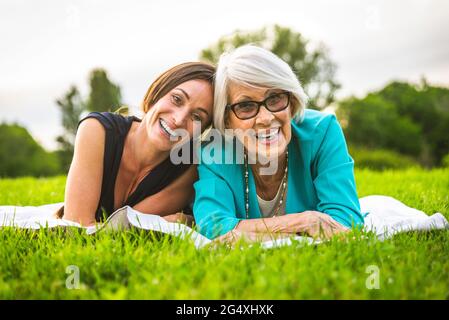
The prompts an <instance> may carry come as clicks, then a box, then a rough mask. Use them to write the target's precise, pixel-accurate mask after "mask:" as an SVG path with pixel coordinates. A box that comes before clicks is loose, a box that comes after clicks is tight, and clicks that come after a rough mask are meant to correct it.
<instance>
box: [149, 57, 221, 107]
mask: <svg viewBox="0 0 449 320" xmlns="http://www.w3.org/2000/svg"><path fill="white" fill-rule="evenodd" d="M214 75H215V67H214V66H213V65H211V64H208V63H204V62H186V63H181V64H179V65H177V66H174V67H173V68H171V69H169V70H167V71H165V72H164V73H163V74H161V75H160V76H159V77H158V78H157V79H156V80H155V81H154V82H153V83H152V84H151V86H150V87H149V88H148V91H147V93H146V94H145V98H144V99H143V102H142V109H143V111H144V112H145V113H146V112H148V110H149V109H150V108H151V107H152V106H153V105H154V104H155V103H156V102H157V101H158V100H159V99H160V98H162V97H163V96H165V95H166V94H167V93H168V92H170V90H172V89H173V88H175V87H176V86H178V85H180V84H181V83H184V82H186V81H189V80H205V81H207V82H209V83H210V84H211V85H212V87H213V85H214V83H213V82H214Z"/></svg>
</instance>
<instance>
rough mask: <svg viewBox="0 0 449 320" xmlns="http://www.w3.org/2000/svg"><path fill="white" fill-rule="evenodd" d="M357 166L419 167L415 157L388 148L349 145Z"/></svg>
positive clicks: (379, 168)
mask: <svg viewBox="0 0 449 320" xmlns="http://www.w3.org/2000/svg"><path fill="white" fill-rule="evenodd" d="M349 153H350V155H351V156H352V157H353V159H354V162H355V167H356V168H359V169H363V168H366V169H371V170H378V171H382V170H386V169H406V168H411V167H419V164H418V162H416V161H415V160H414V159H413V158H411V157H408V156H404V155H402V154H400V153H397V152H394V151H391V150H386V149H367V148H363V147H359V146H354V145H352V146H349Z"/></svg>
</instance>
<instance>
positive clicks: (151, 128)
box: [143, 80, 213, 151]
mask: <svg viewBox="0 0 449 320" xmlns="http://www.w3.org/2000/svg"><path fill="white" fill-rule="evenodd" d="M212 109H213V89H212V86H211V84H210V83H208V82H207V81H204V80H189V81H186V82H184V83H181V84H180V85H178V86H177V87H175V88H173V89H172V90H171V91H169V92H168V93H167V94H166V95H165V96H163V97H162V98H161V99H159V100H158V101H157V102H156V103H155V104H154V105H153V106H152V107H151V108H150V110H149V111H148V113H147V114H146V115H145V118H144V120H143V121H144V123H145V126H146V128H147V132H148V136H149V138H150V140H151V142H152V144H153V145H154V147H156V148H158V149H159V150H163V151H169V150H170V149H171V148H172V147H173V146H174V145H175V144H178V143H180V142H181V143H184V142H185V141H186V140H187V139H190V138H192V137H193V134H194V133H196V134H199V133H200V132H202V131H203V130H204V129H205V128H206V127H207V126H208V125H209V124H210V122H211V119H212Z"/></svg>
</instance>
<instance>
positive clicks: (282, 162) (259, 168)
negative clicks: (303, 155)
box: [251, 152, 287, 187]
mask: <svg viewBox="0 0 449 320" xmlns="http://www.w3.org/2000/svg"><path fill="white" fill-rule="evenodd" d="M272 161H273V160H272ZM272 161H270V162H269V163H268V164H261V163H260V162H256V163H255V164H252V165H251V169H252V171H253V174H254V178H255V180H256V183H258V184H259V185H260V186H261V187H264V186H271V185H272V184H273V183H274V184H276V183H278V182H279V181H281V180H282V178H283V177H284V173H285V166H286V165H287V153H286V152H283V153H282V154H281V155H280V156H279V157H278V158H277V164H278V165H277V168H276V172H275V173H274V174H261V173H262V172H264V171H265V172H268V171H269V170H271V169H272V168H271V167H270V165H272Z"/></svg>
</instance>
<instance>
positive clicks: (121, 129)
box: [78, 112, 193, 221]
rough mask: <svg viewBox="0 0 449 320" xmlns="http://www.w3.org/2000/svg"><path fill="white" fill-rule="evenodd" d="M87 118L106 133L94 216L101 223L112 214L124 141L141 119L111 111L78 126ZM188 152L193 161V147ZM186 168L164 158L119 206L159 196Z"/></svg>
mask: <svg viewBox="0 0 449 320" xmlns="http://www.w3.org/2000/svg"><path fill="white" fill-rule="evenodd" d="M89 118H95V119H97V120H98V121H100V123H101V124H102V125H103V127H104V128H105V130H106V140H105V146H104V160H103V181H102V184H101V195H100V201H99V203H98V207H97V211H96V213H95V219H96V221H102V220H103V218H107V217H108V216H109V215H111V214H112V213H113V211H114V189H115V181H116V179H117V174H118V170H119V167H120V162H121V159H122V154H123V147H124V144H125V138H126V136H127V135H128V132H129V130H130V128H131V125H132V123H133V121H139V122H140V121H141V119H139V118H137V117H134V116H126V117H124V116H122V115H119V114H115V113H111V112H92V113H89V115H87V116H86V117H85V118H83V119H82V120H81V121H80V122H79V123H81V122H82V121H84V120H86V119H89ZM78 125H79V124H78ZM189 150H190V152H191V155H190V159H192V156H193V144H191V145H190V149H189ZM189 163H192V162H189ZM189 167H190V164H184V163H180V164H177V165H175V164H173V163H172V162H171V160H170V157H167V159H165V160H164V161H162V162H161V163H160V164H159V165H157V166H156V167H155V168H154V169H153V170H151V171H150V172H149V173H148V174H147V175H146V176H145V178H144V179H143V180H142V181H141V182H140V184H139V185H138V186H137V188H136V190H135V191H134V192H133V193H132V194H131V195H130V196H129V197H128V199H126V201H125V203H123V204H122V205H121V206H125V205H128V206H130V207H132V206H134V205H136V204H137V203H139V202H140V201H142V200H144V199H145V198H147V197H149V196H151V195H153V194H156V193H158V192H159V191H161V190H162V189H164V188H165V187H166V186H168V185H169V184H170V183H171V182H173V181H174V180H175V179H176V178H178V177H179V176H181V175H182V174H183V173H184V172H185V171H186V170H187V169H188V168H189Z"/></svg>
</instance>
